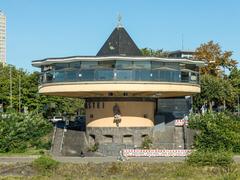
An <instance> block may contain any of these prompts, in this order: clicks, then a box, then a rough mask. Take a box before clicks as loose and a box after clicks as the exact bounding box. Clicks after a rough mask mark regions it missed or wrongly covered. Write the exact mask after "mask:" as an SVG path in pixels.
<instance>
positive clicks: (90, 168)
mask: <svg viewBox="0 0 240 180" xmlns="http://www.w3.org/2000/svg"><path fill="white" fill-rule="evenodd" d="M38 161H39V160H38ZM37 164H38V166H39V165H40V169H41V170H40V171H38V173H37V174H35V175H34V176H33V177H31V178H30V177H29V179H59V180H61V179H69V180H72V179H86V180H89V179H91V180H92V179H96V180H97V179H102V180H103V179H104V180H105V179H106V180H108V179H122V180H125V179H127V180H128V179H131V180H132V179H133V180H134V179H136V180H137V179H141V180H142V179H143V180H144V179H146V180H155V179H156V180H159V179H184V180H185V179H194V180H195V179H197V180H198V179H203V180H205V179H239V178H240V165H239V164H231V165H229V166H227V167H222V166H192V165H190V164H188V163H140V162H138V163H137V162H136V163H133V162H121V163H101V164H94V163H88V164H70V163H60V164H58V163H56V162H53V161H52V160H50V161H48V160H47V161H46V159H45V158H44V159H41V161H40V162H38V163H37ZM46 167H48V168H46ZM46 169H47V172H48V173H45V174H43V173H42V172H45V171H46ZM48 169H51V170H48ZM0 179H1V176H0ZM20 179H24V180H25V179H27V177H22V178H21V177H20Z"/></svg>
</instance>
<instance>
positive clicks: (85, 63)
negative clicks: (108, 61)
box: [81, 61, 98, 69]
mask: <svg viewBox="0 0 240 180" xmlns="http://www.w3.org/2000/svg"><path fill="white" fill-rule="evenodd" d="M97 67H98V62H97V61H82V63H81V68H82V69H92V68H97Z"/></svg>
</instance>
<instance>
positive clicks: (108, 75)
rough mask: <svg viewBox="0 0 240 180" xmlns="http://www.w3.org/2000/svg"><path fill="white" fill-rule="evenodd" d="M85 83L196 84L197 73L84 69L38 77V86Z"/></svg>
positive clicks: (50, 72)
mask: <svg viewBox="0 0 240 180" xmlns="http://www.w3.org/2000/svg"><path fill="white" fill-rule="evenodd" d="M86 81H149V82H179V83H192V84H198V83H199V73H197V72H191V71H189V72H186V71H173V70H147V69H137V70H136V69H133V70H118V69H84V70H61V71H47V72H43V73H42V74H41V75H40V84H44V83H57V82H86Z"/></svg>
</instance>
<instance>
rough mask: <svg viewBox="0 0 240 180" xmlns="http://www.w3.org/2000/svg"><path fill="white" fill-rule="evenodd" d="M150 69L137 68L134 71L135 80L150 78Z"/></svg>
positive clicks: (147, 79)
mask: <svg viewBox="0 0 240 180" xmlns="http://www.w3.org/2000/svg"><path fill="white" fill-rule="evenodd" d="M151 73H152V72H151V70H145V69H141V70H140V69H138V70H136V71H135V80H137V81H149V80H151V79H152V77H151Z"/></svg>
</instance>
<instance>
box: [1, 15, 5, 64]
mask: <svg viewBox="0 0 240 180" xmlns="http://www.w3.org/2000/svg"><path fill="white" fill-rule="evenodd" d="M0 62H2V63H3V64H5V63H6V16H5V15H4V14H3V12H1V11H0Z"/></svg>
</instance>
